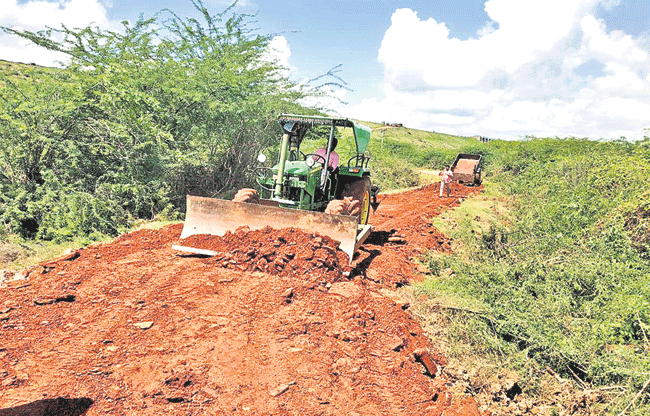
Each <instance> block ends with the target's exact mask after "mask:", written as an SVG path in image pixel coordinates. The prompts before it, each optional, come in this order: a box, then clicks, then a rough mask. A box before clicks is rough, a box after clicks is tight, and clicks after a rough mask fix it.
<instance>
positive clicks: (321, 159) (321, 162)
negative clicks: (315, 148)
mask: <svg viewBox="0 0 650 416" xmlns="http://www.w3.org/2000/svg"><path fill="white" fill-rule="evenodd" d="M310 157H311V158H312V159H314V161H315V162H316V163H320V164H321V165H324V164H325V158H324V157H323V156H321V155H317V154H316V153H307V154H306V155H305V160H307V159H308V158H310ZM319 159H320V160H319Z"/></svg>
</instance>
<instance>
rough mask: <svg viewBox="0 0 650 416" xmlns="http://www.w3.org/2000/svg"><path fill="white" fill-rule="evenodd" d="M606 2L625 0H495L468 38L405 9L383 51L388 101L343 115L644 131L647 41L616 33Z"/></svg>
mask: <svg viewBox="0 0 650 416" xmlns="http://www.w3.org/2000/svg"><path fill="white" fill-rule="evenodd" d="M599 4H600V5H602V6H605V7H609V8H612V9H613V10H614V11H615V7H616V5H617V4H618V2H617V1H616V0H607V1H602V2H600V3H599V1H598V0H545V1H539V0H488V1H487V2H485V11H486V13H487V14H488V17H489V18H490V20H489V21H488V22H486V24H485V26H484V27H483V29H481V30H480V31H479V33H478V38H476V39H468V40H460V39H457V38H454V37H453V36H452V34H450V32H449V30H448V29H447V26H446V25H445V23H444V22H437V21H436V20H435V19H434V18H429V19H426V20H423V19H420V18H419V17H418V14H417V12H415V11H413V10H410V9H399V10H396V11H395V12H394V14H393V16H392V19H391V26H390V28H389V29H388V30H387V31H386V33H385V35H384V38H383V41H382V44H381V48H380V49H379V51H378V60H379V61H380V62H382V63H383V64H384V66H385V75H384V83H385V87H384V90H383V92H384V97H385V98H382V99H371V100H364V101H363V103H361V105H357V106H354V107H348V108H346V109H339V112H341V113H345V114H351V115H352V116H353V117H358V118H362V119H367V120H373V121H374V120H382V119H383V120H387V121H393V122H403V123H404V124H405V125H408V126H411V127H416V128H423V129H430V130H435V131H444V132H448V133H455V134H461V135H474V134H480V135H484V136H490V137H495V138H509V139H512V138H518V137H523V136H526V135H535V136H539V137H543V136H561V137H564V136H579V137H592V138H602V137H605V138H608V137H614V138H618V137H619V136H620V135H622V134H624V135H625V136H626V137H628V138H633V139H638V138H641V137H642V136H643V129H644V128H647V127H650V111H648V104H646V103H647V102H650V70H649V69H648V68H650V54H649V52H648V48H647V44H644V41H643V40H642V39H636V38H634V37H632V36H630V35H628V34H625V33H623V32H620V31H609V32H608V31H607V28H606V27H605V24H604V23H603V22H602V21H600V20H599V19H597V18H596V17H594V14H595V13H596V11H597V7H598V6H599ZM582 64H587V65H586V66H585V67H584V68H581V70H580V71H575V70H576V69H577V68H578V67H580V66H581V65H582ZM601 67H602V70H600V71H597V70H595V69H593V68H601ZM585 68H586V69H585ZM590 70H591V72H589V71H590ZM584 71H587V72H588V73H584Z"/></svg>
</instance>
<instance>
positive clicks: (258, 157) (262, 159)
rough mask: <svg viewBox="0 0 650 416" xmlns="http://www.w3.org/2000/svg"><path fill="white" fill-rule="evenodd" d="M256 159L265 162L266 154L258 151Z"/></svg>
mask: <svg viewBox="0 0 650 416" xmlns="http://www.w3.org/2000/svg"><path fill="white" fill-rule="evenodd" d="M257 161H258V162H260V163H264V162H266V155H265V154H264V153H260V154H259V155H257Z"/></svg>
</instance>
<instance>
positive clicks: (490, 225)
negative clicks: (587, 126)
mask: <svg viewBox="0 0 650 416" xmlns="http://www.w3.org/2000/svg"><path fill="white" fill-rule="evenodd" d="M649 143H650V142H649V141H646V142H643V143H637V144H630V143H624V142H614V143H598V142H586V141H581V140H559V139H545V140H534V141H531V142H518V143H495V147H496V149H493V151H492V154H491V156H492V159H491V161H492V163H490V164H488V165H487V171H488V177H489V179H490V180H489V181H488V182H487V183H486V193H485V194H484V195H483V196H481V197H478V198H472V199H470V200H469V201H467V202H466V203H464V204H463V205H462V206H461V207H460V208H459V209H457V210H455V211H453V212H448V213H445V214H444V215H443V216H442V217H441V218H439V219H437V220H436V221H435V224H436V225H437V226H439V228H440V229H442V230H443V231H445V232H446V233H447V234H448V235H450V236H452V237H453V238H454V240H455V242H456V244H455V248H456V250H457V252H456V253H455V254H454V255H440V254H435V253H431V254H429V256H428V257H427V261H428V263H429V267H430V269H431V270H432V271H438V272H439V273H438V274H439V277H437V278H434V279H429V280H427V281H425V282H423V283H422V284H420V285H417V286H416V287H415V288H414V290H415V291H416V293H417V294H418V295H425V296H426V297H428V298H429V299H430V301H432V302H438V303H440V304H442V305H447V306H451V307H452V309H451V312H449V314H448V315H449V319H450V322H451V323H452V325H451V327H450V331H449V337H450V340H451V341H450V342H451V344H452V346H458V348H451V349H450V353H451V354H452V355H453V354H457V355H458V356H462V355H463V354H466V350H467V349H468V348H470V349H471V350H472V351H473V353H474V354H480V356H481V357H483V358H484V359H489V360H492V361H493V362H495V363H508V365H510V366H511V368H512V369H515V370H517V371H518V372H519V373H520V374H521V375H522V377H524V376H526V375H527V374H540V372H541V373H543V372H544V371H543V370H544V369H545V368H550V369H552V370H553V371H554V372H555V373H557V374H559V375H560V376H561V377H563V378H565V379H568V380H572V381H574V382H575V384H576V386H577V387H578V388H579V389H595V390H597V389H605V390H602V391H612V392H617V393H618V392H620V391H621V389H622V391H623V394H621V395H620V396H619V397H618V398H609V399H608V400H606V402H607V407H605V404H604V403H603V404H594V409H595V410H594V412H597V411H604V412H605V413H604V414H617V413H618V412H621V411H622V410H623V408H624V407H625V406H627V404H628V403H630V402H631V401H632V399H633V398H634V396H635V395H636V394H637V392H639V391H640V389H641V388H642V387H643V385H644V384H645V382H646V381H647V380H648V379H649V378H650V354H649V353H650V342H649V341H648V333H649V332H650V261H649V260H650V255H649V253H650V250H648V248H649V247H648V242H650V192H649V191H648V189H650V168H649V167H648V166H649V163H648V162H649V161H650V151H649V148H650V147H649ZM491 201H492V202H491ZM524 379H525V380H526V383H525V385H524V386H523V387H524V391H527V392H528V393H531V394H534V393H535V392H540V391H543V389H542V388H541V385H540V382H539V380H541V379H536V378H535V377H529V376H526V377H524ZM614 386H616V387H614ZM610 387H611V390H607V389H609V388H610ZM649 403H650V396H648V395H647V394H642V395H641V396H640V397H639V398H638V399H637V400H636V401H635V405H634V406H633V407H632V409H631V410H628V413H629V414H648V412H650V404H649ZM594 414H595V413H594Z"/></svg>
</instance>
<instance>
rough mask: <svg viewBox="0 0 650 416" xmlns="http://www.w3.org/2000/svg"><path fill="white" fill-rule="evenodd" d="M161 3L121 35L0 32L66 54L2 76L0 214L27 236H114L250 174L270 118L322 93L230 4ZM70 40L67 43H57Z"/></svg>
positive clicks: (269, 133) (269, 134) (270, 133)
mask: <svg viewBox="0 0 650 416" xmlns="http://www.w3.org/2000/svg"><path fill="white" fill-rule="evenodd" d="M192 3H193V4H194V6H195V7H196V10H197V12H198V13H199V14H200V16H201V17H202V20H199V19H194V18H187V19H181V18H179V17H178V16H176V15H175V14H173V13H172V12H169V11H162V12H160V13H159V14H157V15H156V17H154V18H151V19H144V18H141V19H140V20H139V21H137V22H136V23H135V24H133V25H129V24H128V23H126V22H124V28H123V33H115V32H109V31H101V30H99V29H97V28H93V27H87V28H85V29H81V30H71V29H68V28H65V27H63V28H62V29H59V30H54V29H52V30H49V31H47V32H42V33H31V32H26V31H17V30H14V29H10V28H3V29H4V31H5V32H8V33H12V34H17V35H19V36H22V37H24V38H27V39H29V40H31V41H33V42H35V43H37V44H39V45H41V46H44V47H46V48H49V49H53V50H57V51H62V52H64V53H66V54H67V55H68V56H69V57H70V58H71V60H70V63H69V64H68V65H67V67H66V68H65V69H62V70H55V69H51V68H39V67H31V66H25V67H24V69H23V70H22V71H20V73H18V74H10V73H6V72H2V73H1V74H0V174H1V175H0V184H1V187H0V191H1V192H2V193H1V194H0V200H1V202H2V205H0V221H1V222H3V223H4V224H8V225H9V227H10V228H11V229H12V230H13V231H15V232H20V233H22V234H23V235H25V236H36V237H39V238H44V239H65V238H68V237H71V236H74V235H88V234H92V233H108V234H112V235H114V234H115V233H117V232H118V230H120V229H123V227H124V226H126V225H127V224H128V223H129V222H130V221H131V220H132V219H134V218H152V217H154V216H156V215H160V214H161V213H165V212H171V211H172V210H171V209H170V207H176V208H179V207H180V208H182V204H183V203H184V196H185V193H186V192H188V191H192V192H193V193H200V194H203V195H218V194H220V193H223V192H228V191H229V190H231V189H233V188H235V187H237V186H238V185H239V184H240V183H241V182H245V181H246V179H247V178H246V172H247V171H246V169H245V167H247V166H248V165H249V164H250V162H251V161H252V160H253V159H254V157H255V156H256V154H257V152H258V151H259V149H261V148H263V147H265V146H267V145H269V140H270V139H271V138H273V137H274V136H276V132H275V129H276V128H277V127H276V126H275V123H273V120H274V119H275V117H277V114H278V113H280V112H282V111H292V110H294V109H295V108H296V107H297V105H296V104H295V103H296V101H297V100H298V99H300V98H301V97H304V96H305V95H307V94H314V93H317V91H315V90H313V89H312V90H308V89H306V88H299V87H297V86H296V85H295V84H294V83H292V82H291V81H290V80H289V79H288V78H287V77H286V76H285V75H283V74H284V73H283V72H282V70H283V68H282V67H280V66H279V65H278V64H277V63H276V62H274V61H271V60H270V59H269V58H268V53H267V47H268V45H269V37H268V36H262V35H257V34H255V33H254V32H253V31H252V30H251V29H250V28H249V27H248V25H249V24H250V18H249V17H248V16H245V15H237V14H235V13H232V12H231V10H230V9H228V10H226V11H224V12H223V13H220V14H217V15H216V16H214V15H211V14H210V13H209V12H208V10H207V9H206V8H205V7H204V6H203V4H202V3H201V2H200V1H199V0H193V1H192ZM56 39H62V40H56Z"/></svg>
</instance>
